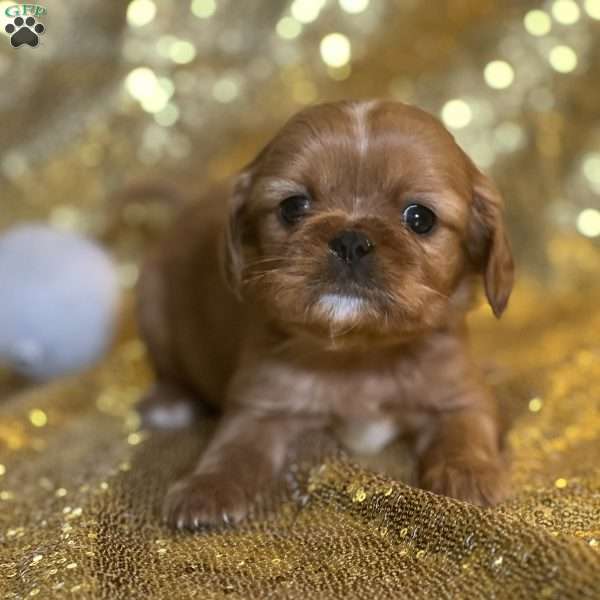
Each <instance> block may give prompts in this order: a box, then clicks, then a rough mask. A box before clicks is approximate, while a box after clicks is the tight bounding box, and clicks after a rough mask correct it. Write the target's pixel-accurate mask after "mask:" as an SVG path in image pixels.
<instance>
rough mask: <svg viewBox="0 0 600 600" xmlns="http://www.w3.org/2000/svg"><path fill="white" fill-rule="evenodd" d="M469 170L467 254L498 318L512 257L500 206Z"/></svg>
mask: <svg viewBox="0 0 600 600" xmlns="http://www.w3.org/2000/svg"><path fill="white" fill-rule="evenodd" d="M471 164H472V163H471ZM472 168H473V171H472V173H473V204H472V209H471V221H470V225H469V240H468V250H469V254H470V255H471V258H472V259H473V261H474V263H475V265H476V266H477V268H479V269H481V271H482V273H483V280H484V283H485V293H486V296H487V299H488V302H489V303H490V306H491V307H492V310H493V311H494V315H496V317H497V318H500V316H501V315H502V313H503V312H504V309H505V308H506V305H507V304H508V299H509V297H510V294H511V291H512V287H513V281H514V264H513V257H512V252H511V249H510V242H509V240H508V237H507V235H506V228H505V225H504V217H503V204H504V203H503V201H502V196H501V195H500V192H499V191H498V189H497V188H496V186H495V185H494V183H493V182H492V181H491V179H490V178H489V177H487V176H486V175H484V174H483V173H481V171H479V169H477V168H476V167H475V166H474V165H473V167H472Z"/></svg>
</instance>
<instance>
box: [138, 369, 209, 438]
mask: <svg viewBox="0 0 600 600" xmlns="http://www.w3.org/2000/svg"><path fill="white" fill-rule="evenodd" d="M198 406H199V402H198V401H196V400H195V399H194V398H193V397H192V395H191V394H190V393H188V392H187V390H185V389H183V388H181V387H179V386H177V385H176V384H172V383H166V382H161V381H157V382H156V383H155V384H154V385H153V386H152V387H151V388H150V389H149V390H148V392H147V393H146V394H145V395H144V396H142V398H141V400H140V402H139V403H138V405H137V410H138V413H139V414H140V417H141V419H142V425H143V426H144V427H146V428H149V429H181V428H184V427H187V426H188V425H191V424H192V423H193V422H194V421H195V420H196V418H197V417H198V416H199V413H200V411H199V410H198Z"/></svg>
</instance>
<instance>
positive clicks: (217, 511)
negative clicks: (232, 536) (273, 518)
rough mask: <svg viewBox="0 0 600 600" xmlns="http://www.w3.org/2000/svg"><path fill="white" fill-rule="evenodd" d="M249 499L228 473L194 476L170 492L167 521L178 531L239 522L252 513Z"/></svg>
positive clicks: (175, 486) (166, 502) (183, 480)
mask: <svg viewBox="0 0 600 600" xmlns="http://www.w3.org/2000/svg"><path fill="white" fill-rule="evenodd" d="M249 496H250V495H249V494H248V493H247V492H246V490H245V489H244V488H243V487H242V486H240V485H239V484H238V483H236V481H235V480H233V479H232V478H231V477H230V476H228V475H227V474H226V473H205V474H194V475H190V476H189V477H187V478H185V479H182V480H181V481H179V482H177V483H176V484H174V485H173V486H172V487H171V489H170V490H169V492H168V493H167V497H166V498H165V503H164V507H163V519H164V520H165V522H166V523H168V524H169V525H171V526H172V527H176V528H177V529H199V528H201V527H204V526H210V525H224V524H225V525H230V524H234V523H238V522H239V521H241V520H242V519H243V518H244V517H245V516H246V514H247V513H248V507H249V502H250V500H251V499H252V498H250V497H249Z"/></svg>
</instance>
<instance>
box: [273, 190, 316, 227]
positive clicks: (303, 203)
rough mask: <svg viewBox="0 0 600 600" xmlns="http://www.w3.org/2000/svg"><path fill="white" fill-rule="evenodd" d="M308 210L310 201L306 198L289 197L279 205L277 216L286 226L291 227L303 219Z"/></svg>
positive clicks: (300, 196) (299, 196)
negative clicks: (278, 215)
mask: <svg viewBox="0 0 600 600" xmlns="http://www.w3.org/2000/svg"><path fill="white" fill-rule="evenodd" d="M309 208H310V199H309V198H308V196H302V195H298V196H290V197H289V198H286V199H285V200H283V202H281V204H280V205H279V214H280V216H281V220H282V221H283V222H284V223H285V224H286V225H293V224H294V223H297V222H298V221H300V219H302V217H304V215H305V214H306V213H307V212H308V209H309Z"/></svg>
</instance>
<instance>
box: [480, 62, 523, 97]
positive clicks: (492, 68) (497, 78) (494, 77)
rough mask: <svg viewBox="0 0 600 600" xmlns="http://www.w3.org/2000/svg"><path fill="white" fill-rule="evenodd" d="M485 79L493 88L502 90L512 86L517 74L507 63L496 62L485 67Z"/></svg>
mask: <svg viewBox="0 0 600 600" xmlns="http://www.w3.org/2000/svg"><path fill="white" fill-rule="evenodd" d="M483 77H484V79H485V82H486V83H487V84H488V85H489V86H490V87H491V88H494V89H496V90H502V89H504V88H507V87H509V86H510V85H511V83H512V82H513V80H514V78H515V72H514V70H513V68H512V67H511V66H510V65H509V64H508V63H507V62H505V61H503V60H494V61H492V62H490V63H488V64H487V65H486V66H485V69H484V71H483Z"/></svg>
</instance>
